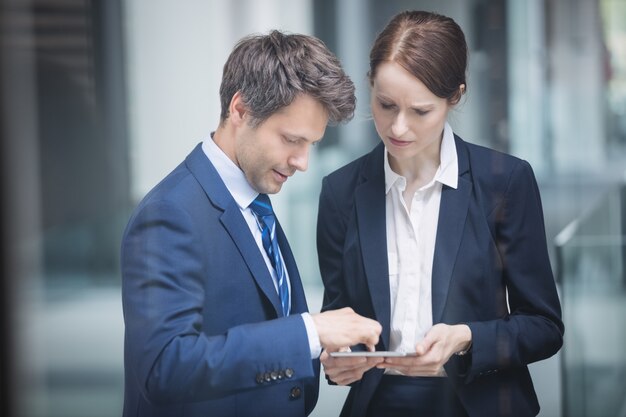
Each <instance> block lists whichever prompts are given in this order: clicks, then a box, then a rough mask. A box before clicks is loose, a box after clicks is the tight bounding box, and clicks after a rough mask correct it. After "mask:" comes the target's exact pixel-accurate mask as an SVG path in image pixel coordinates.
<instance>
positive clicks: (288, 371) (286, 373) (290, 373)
mask: <svg viewBox="0 0 626 417" xmlns="http://www.w3.org/2000/svg"><path fill="white" fill-rule="evenodd" d="M285 376H286V377H287V378H291V377H292V376H293V369H291V368H287V369H285Z"/></svg>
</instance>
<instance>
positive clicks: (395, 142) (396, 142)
mask: <svg viewBox="0 0 626 417" xmlns="http://www.w3.org/2000/svg"><path fill="white" fill-rule="evenodd" d="M389 142H391V144H392V145H393V146H397V147H400V148H402V147H405V146H409V145H410V144H411V143H413V142H410V141H405V140H398V139H394V138H389Z"/></svg>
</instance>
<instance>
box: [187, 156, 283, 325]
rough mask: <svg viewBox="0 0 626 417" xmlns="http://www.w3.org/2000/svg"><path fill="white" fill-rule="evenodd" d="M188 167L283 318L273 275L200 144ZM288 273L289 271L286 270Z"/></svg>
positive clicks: (277, 313)
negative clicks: (219, 211) (219, 212)
mask: <svg viewBox="0 0 626 417" xmlns="http://www.w3.org/2000/svg"><path fill="white" fill-rule="evenodd" d="M185 163H186V164H187V167H188V168H189V170H190V171H191V173H192V174H193V175H194V177H195V178H196V180H197V181H198V182H199V183H200V185H201V186H202V188H203V189H204V192H205V193H206V195H207V197H208V198H209V199H210V200H211V202H212V203H213V205H214V206H216V207H217V208H219V209H220V210H222V211H223V213H222V215H221V217H220V221H221V222H222V225H223V226H224V228H225V229H226V231H227V232H228V234H229V235H230V237H231V238H232V240H233V242H234V243H235V245H236V246H237V249H239V253H240V254H241V257H242V258H243V260H244V262H245V263H246V265H247V266H248V269H249V270H250V273H251V274H252V276H253V278H254V280H255V282H256V284H257V285H258V286H259V288H260V289H261V291H262V292H263V294H265V296H266V297H267V299H268V300H269V301H270V302H271V303H272V306H274V310H276V315H277V316H278V317H280V316H282V308H281V305H280V299H279V298H278V293H277V292H276V288H275V287H274V282H273V280H272V276H271V275H270V273H269V271H268V270H267V266H266V264H265V260H264V259H263V255H261V252H260V251H259V247H258V246H257V244H256V242H255V241H254V237H252V234H251V233H250V229H249V227H248V224H247V223H246V221H245V219H244V218H243V215H242V214H241V210H240V209H239V206H238V205H237V203H236V202H235V200H234V199H233V198H232V196H231V195H230V192H229V191H228V189H227V188H226V186H225V185H224V182H223V181H222V179H221V178H220V176H219V174H218V173H217V171H216V170H215V168H214V167H213V164H212V163H211V161H210V160H209V159H208V158H207V157H206V155H205V154H204V152H203V151H202V146H201V144H199V145H198V146H196V147H195V149H194V150H193V151H192V152H191V154H189V156H188V157H187V159H186V160H185ZM289 273H290V274H291V270H289Z"/></svg>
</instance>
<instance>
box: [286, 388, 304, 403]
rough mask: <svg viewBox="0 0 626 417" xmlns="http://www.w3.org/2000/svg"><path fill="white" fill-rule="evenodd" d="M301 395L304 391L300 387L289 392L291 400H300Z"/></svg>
mask: <svg viewBox="0 0 626 417" xmlns="http://www.w3.org/2000/svg"><path fill="white" fill-rule="evenodd" d="M301 395H302V390H301V389H300V387H293V388H292V389H291V391H290V392H289V398H291V399H292V400H297V399H298V398H300V396H301Z"/></svg>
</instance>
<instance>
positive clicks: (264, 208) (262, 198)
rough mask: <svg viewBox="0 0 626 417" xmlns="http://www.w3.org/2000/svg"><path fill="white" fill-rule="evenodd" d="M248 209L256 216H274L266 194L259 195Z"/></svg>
mask: <svg viewBox="0 0 626 417" xmlns="http://www.w3.org/2000/svg"><path fill="white" fill-rule="evenodd" d="M250 208H251V209H252V211H253V212H254V213H255V214H256V215H257V216H261V217H266V216H272V215H273V214H274V210H273V209H272V203H271V202H270V198H269V197H268V196H267V194H259V195H258V196H257V198H255V199H254V201H252V203H250Z"/></svg>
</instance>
